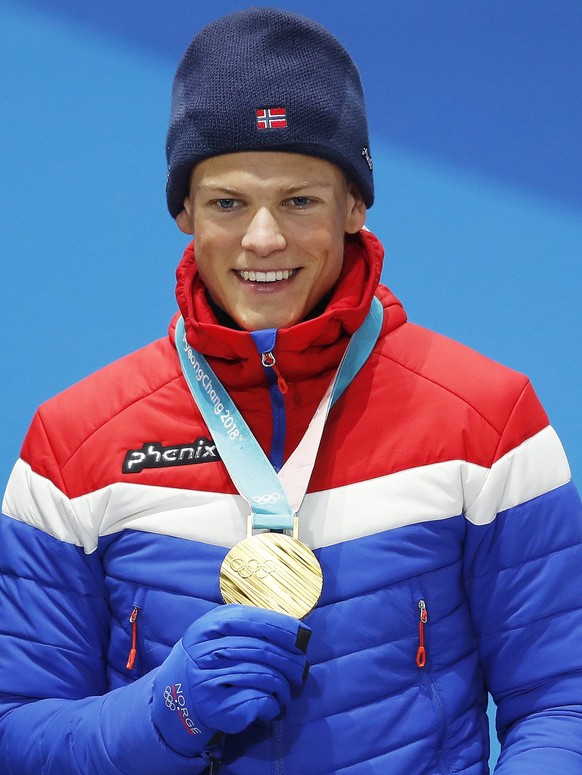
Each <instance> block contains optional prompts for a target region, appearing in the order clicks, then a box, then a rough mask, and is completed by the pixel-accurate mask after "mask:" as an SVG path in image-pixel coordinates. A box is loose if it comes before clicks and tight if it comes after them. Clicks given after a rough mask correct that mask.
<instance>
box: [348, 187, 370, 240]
mask: <svg viewBox="0 0 582 775" xmlns="http://www.w3.org/2000/svg"><path fill="white" fill-rule="evenodd" d="M366 212H367V211H366V205H365V203H364V200H363V199H362V195H361V194H360V192H359V191H358V189H357V188H356V186H354V184H353V183H350V184H349V188H348V212H347V215H346V226H345V230H346V233H347V234H356V233H357V232H358V231H360V229H361V228H362V226H363V225H364V224H365V223H366Z"/></svg>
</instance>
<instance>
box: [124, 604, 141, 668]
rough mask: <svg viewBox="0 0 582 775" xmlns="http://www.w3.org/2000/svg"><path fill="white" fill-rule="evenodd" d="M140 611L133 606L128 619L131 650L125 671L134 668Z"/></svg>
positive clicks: (136, 606)
mask: <svg viewBox="0 0 582 775" xmlns="http://www.w3.org/2000/svg"><path fill="white" fill-rule="evenodd" d="M140 610H141V609H140V607H139V606H138V605H134V606H133V610H132V612H131V614H130V617H129V623H130V624H131V648H130V650H129V655H128V657H127V663H126V665H125V669H126V670H133V668H134V666H135V659H136V657H137V617H138V616H139V612H140Z"/></svg>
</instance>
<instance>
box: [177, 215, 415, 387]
mask: <svg viewBox="0 0 582 775" xmlns="http://www.w3.org/2000/svg"><path fill="white" fill-rule="evenodd" d="M383 257H384V250H383V248H382V245H381V244H380V242H379V240H378V239H377V238H376V237H375V236H374V235H373V234H372V233H371V232H369V231H364V230H363V231H361V232H359V233H358V234H356V235H351V236H348V237H347V238H346V243H345V251H344V263H343V267H342V271H341V274H340V277H339V279H338V281H337V283H336V285H335V287H334V289H333V291H332V295H331V298H330V300H329V302H328V304H327V306H326V308H325V309H324V311H323V312H322V313H321V314H320V315H318V316H317V317H314V318H310V319H308V320H305V321H303V322H301V323H297V324H296V325H294V326H291V327H289V328H281V329H279V331H278V334H277V342H276V346H275V355H276V357H277V362H278V364H279V368H280V369H281V370H282V371H283V373H284V374H285V378H286V379H298V378H299V379H300V378H308V377H309V376H310V374H312V373H315V372H317V371H321V370H325V369H327V368H336V367H337V365H338V364H339V361H340V359H341V357H342V355H343V352H344V350H345V348H346V346H347V343H348V341H349V338H350V336H351V335H352V334H353V333H354V331H355V330H356V329H357V328H358V327H359V326H360V325H361V324H362V322H363V320H364V318H365V316H366V314H367V313H368V310H369V309H370V305H371V303H372V298H373V296H374V295H377V296H378V298H379V299H380V301H381V302H382V304H383V306H384V310H385V315H384V327H383V332H387V331H389V330H392V329H394V328H396V327H397V326H399V325H401V324H402V323H403V322H405V320H406V314H405V312H404V309H403V308H402V305H401V304H400V302H399V301H398V299H396V297H395V296H394V295H393V294H392V293H391V292H390V291H389V290H388V289H387V288H385V287H383V286H379V281H380V275H381V271H382V261H383ZM176 277H177V286H176V298H177V301H178V306H179V308H180V313H181V314H182V317H183V318H184V323H185V328H186V336H187V338H188V342H189V343H190V345H191V346H192V347H193V348H194V349H195V350H198V351H199V352H201V353H202V354H203V355H204V356H205V357H206V358H207V359H208V360H209V362H210V363H211V365H212V367H213V369H214V370H215V371H216V373H217V376H218V377H219V379H221V381H223V384H225V385H226V384H228V382H229V381H231V380H233V379H234V380H237V385H238V386H240V384H241V382H240V380H242V382H243V383H247V380H249V379H250V383H248V384H257V383H259V382H263V381H264V375H263V369H262V366H261V363H260V359H258V358H257V349H256V346H255V344H254V342H253V340H252V337H251V335H250V333H249V332H248V331H241V330H236V329H233V328H228V327H226V326H224V325H221V323H220V322H219V321H218V320H217V317H216V314H215V312H214V310H213V309H212V306H211V305H210V304H209V302H208V298H207V295H206V289H205V286H204V285H203V283H202V281H201V279H200V275H199V273H198V269H197V266H196V258H195V242H194V241H192V242H191V243H190V245H188V247H187V248H186V250H185V252H184V256H183V258H182V260H181V262H180V264H179V265H178V269H177V272H176ZM174 327H175V320H173V321H172V324H171V328H170V334H171V336H172V338H173V329H174ZM227 365H228V366H229V368H228V369H225V368H224V367H225V366H227ZM233 366H234V367H235V368H234V369H233V368H232V367H233ZM225 371H226V372H227V374H228V378H226V380H225ZM255 380H256V382H255Z"/></svg>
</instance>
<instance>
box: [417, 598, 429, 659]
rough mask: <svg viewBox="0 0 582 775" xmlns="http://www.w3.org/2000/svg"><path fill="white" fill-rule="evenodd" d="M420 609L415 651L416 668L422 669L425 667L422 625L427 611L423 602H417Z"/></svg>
mask: <svg viewBox="0 0 582 775" xmlns="http://www.w3.org/2000/svg"><path fill="white" fill-rule="evenodd" d="M418 607H419V609H420V620H419V622H418V649H417V651H416V666H417V667H418V668H421V669H422V668H423V667H425V666H426V649H425V647H424V625H425V624H426V623H427V621H428V611H427V610H426V603H425V602H424V600H419V601H418Z"/></svg>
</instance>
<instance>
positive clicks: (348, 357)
mask: <svg viewBox="0 0 582 775" xmlns="http://www.w3.org/2000/svg"><path fill="white" fill-rule="evenodd" d="M383 313H384V311H383V309H382V304H381V303H380V301H379V300H378V299H377V298H375V297H374V298H373V300H372V306H371V307H370V311H369V312H368V314H367V316H366V318H365V320H364V322H363V323H362V325H361V326H360V327H359V328H358V329H357V331H355V333H354V334H353V335H352V337H351V339H350V342H349V344H348V347H347V349H346V351H345V353H344V356H343V358H342V360H341V363H340V365H339V368H338V370H337V372H336V374H335V377H334V378H333V380H332V382H331V384H330V385H329V387H328V389H327V391H326V393H325V395H324V397H323V398H322V400H321V402H320V404H319V406H318V408H317V410H316V412H315V414H314V416H313V418H312V420H311V422H310V424H309V427H308V429H307V431H306V432H305V435H304V436H303V438H302V439H301V441H300V443H299V444H298V446H297V448H296V449H295V451H294V452H293V454H292V455H291V457H290V458H289V459H288V460H287V462H286V463H285V465H284V466H283V468H282V469H281V470H280V471H279V473H278V474H277V473H276V471H275V469H274V468H273V466H272V465H271V463H270V461H269V458H268V457H267V456H266V455H265V453H264V452H263V450H262V449H261V447H260V445H259V443H258V441H257V440H256V439H255V437H254V436H253V434H252V432H251V430H250V428H249V427H248V425H247V423H246V422H245V420H244V419H243V417H242V415H241V414H240V412H239V410H238V409H237V407H236V406H235V403H234V401H233V400H232V398H231V397H230V396H229V394H228V393H227V392H226V390H225V388H224V386H223V385H222V383H221V382H220V380H219V379H218V377H217V376H216V374H215V373H214V372H213V370H212V368H211V367H210V365H209V364H208V362H207V361H206V359H205V358H204V356H203V355H201V354H200V353H199V352H197V351H196V350H194V348H193V347H191V346H190V345H189V344H188V341H187V339H186V331H185V328H184V320H183V318H181V317H180V318H179V319H178V322H177V324H176V332H175V341H176V348H177V350H178V356H179V358H180V364H181V366H182V372H183V374H184V378H185V379H186V382H187V384H188V387H189V388H190V392H191V393H192V396H193V398H194V401H195V403H196V405H197V406H198V408H199V410H200V413H201V414H202V417H203V419H204V421H205V423H206V425H207V426H208V429H209V431H210V434H211V436H212V438H213V440H214V443H215V444H216V447H217V449H218V451H219V453H220V457H221V458H222V461H223V463H224V464H225V466H226V468H227V470H228V472H229V474H230V476H231V478H232V480H233V482H234V484H235V486H236V488H237V490H238V491H239V493H240V494H241V495H242V496H243V498H245V500H246V501H247V502H248V504H249V506H250V509H251V514H252V519H253V528H254V529H268V530H291V529H292V528H293V520H294V517H295V515H296V513H297V512H298V511H299V507H300V506H301V502H302V501H303V498H304V497H305V493H306V492H307V486H308V484H309V479H310V477H311V473H312V471H313V467H314V466H315V460H316V457H317V450H318V449H319V444H320V442H321V437H322V435H323V430H324V427H325V421H326V420H327V416H328V414H329V412H330V410H331V408H332V406H333V405H334V404H335V402H336V401H337V400H338V398H339V397H340V396H341V395H342V393H343V392H344V391H345V389H346V388H347V387H348V385H349V384H350V382H351V381H352V379H353V378H354V377H355V376H356V374H357V373H358V372H359V371H360V369H361V368H362V366H363V365H364V363H365V362H366V360H367V359H368V356H369V355H370V353H371V352H372V350H373V349H374V345H375V344H376V341H377V339H378V336H379V335H380V330H381V328H382V320H383Z"/></svg>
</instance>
